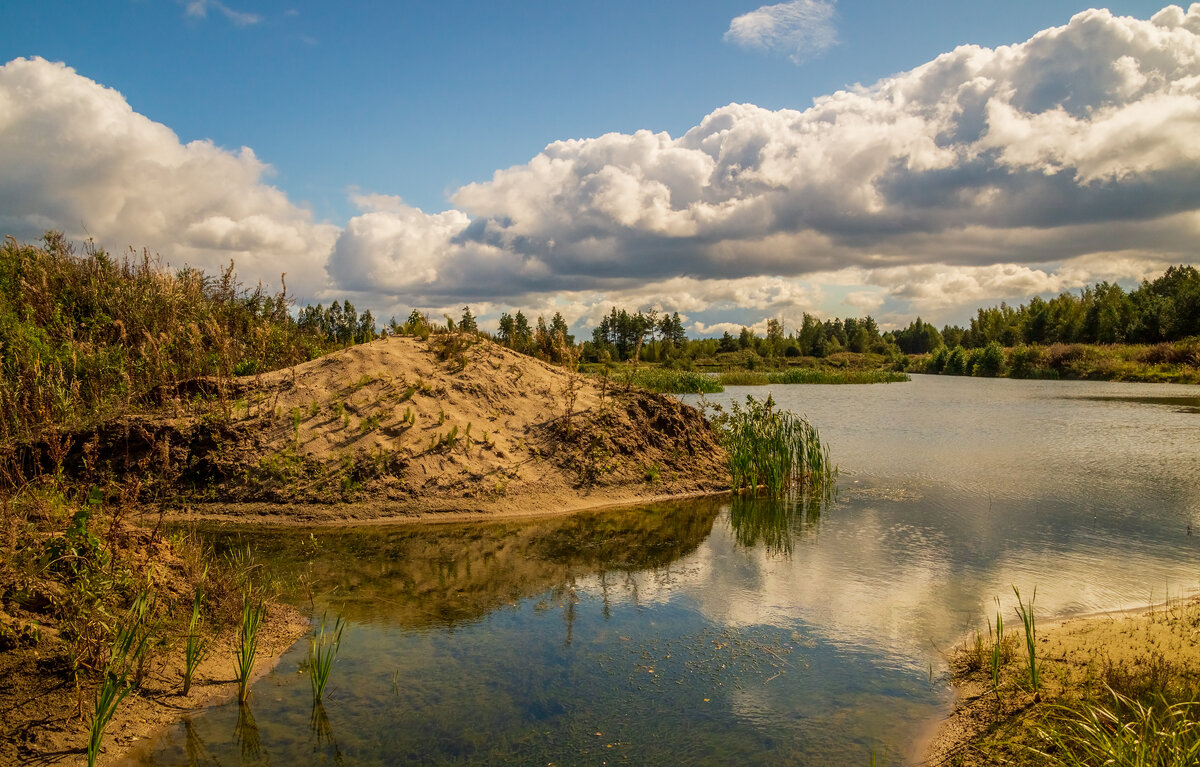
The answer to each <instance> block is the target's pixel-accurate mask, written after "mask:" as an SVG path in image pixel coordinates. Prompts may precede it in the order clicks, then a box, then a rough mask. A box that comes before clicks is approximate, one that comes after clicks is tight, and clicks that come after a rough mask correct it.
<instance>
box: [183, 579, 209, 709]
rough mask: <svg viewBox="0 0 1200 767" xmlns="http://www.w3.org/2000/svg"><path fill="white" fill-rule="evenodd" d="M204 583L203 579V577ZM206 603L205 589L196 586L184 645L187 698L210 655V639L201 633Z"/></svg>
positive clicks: (184, 677) (185, 693)
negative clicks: (206, 656)
mask: <svg viewBox="0 0 1200 767" xmlns="http://www.w3.org/2000/svg"><path fill="white" fill-rule="evenodd" d="M201 581H202V582H203V577H201ZM203 602H204V588H203V585H202V583H199V584H196V593H195V596H194V597H193V599H192V618H191V620H190V621H188V633H187V638H186V639H185V640H184V645H183V662H184V664H183V695H184V697H187V694H188V692H189V691H190V690H191V689H192V676H193V675H194V674H195V673H196V667H198V666H199V665H200V661H201V660H203V659H204V656H205V655H207V654H208V649H209V641H210V640H209V639H207V638H206V637H205V636H204V635H203V634H201V633H200V627H201V625H202V621H201V618H200V606H201V604H202V603H203Z"/></svg>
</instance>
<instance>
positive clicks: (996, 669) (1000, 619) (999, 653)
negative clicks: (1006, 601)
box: [992, 597, 1004, 696]
mask: <svg viewBox="0 0 1200 767" xmlns="http://www.w3.org/2000/svg"><path fill="white" fill-rule="evenodd" d="M1003 656H1004V615H1003V614H1002V613H1001V612H1000V598H999V597H997V598H996V633H995V635H994V636H993V638H992V692H994V693H996V695H997V696H999V695H1000V665H1001V663H1002V661H1003V660H1004V657H1003Z"/></svg>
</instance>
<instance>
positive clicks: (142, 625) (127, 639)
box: [87, 591, 154, 767]
mask: <svg viewBox="0 0 1200 767" xmlns="http://www.w3.org/2000/svg"><path fill="white" fill-rule="evenodd" d="M153 602H154V600H153V598H152V597H151V596H150V594H149V593H148V592H146V591H142V592H140V593H139V594H138V595H137V598H136V599H134V602H133V606H132V607H130V608H129V612H128V613H126V615H125V618H124V620H123V621H122V622H121V624H120V625H119V626H118V627H117V631H116V635H115V636H114V637H113V643H112V648H111V650H110V652H109V657H108V663H107V665H106V667H105V669H104V678H103V679H102V680H101V682H100V689H99V690H98V691H97V692H96V701H95V706H94V708H93V710H92V722H91V725H90V727H89V728H88V745H87V763H88V767H94V766H95V764H96V759H97V758H98V757H99V756H100V747H101V745H102V744H103V741H104V730H105V729H106V728H107V727H108V723H109V722H110V721H112V718H113V716H114V715H115V714H116V713H117V707H118V706H120V705H121V701H123V700H124V699H125V696H126V695H128V694H129V693H130V692H131V691H132V690H133V688H134V687H135V686H136V680H137V677H138V676H139V675H140V672H141V668H142V666H143V664H144V662H145V656H146V650H147V649H148V647H149V642H150V631H149V626H148V621H147V617H148V615H149V614H150V613H151V612H152V605H153Z"/></svg>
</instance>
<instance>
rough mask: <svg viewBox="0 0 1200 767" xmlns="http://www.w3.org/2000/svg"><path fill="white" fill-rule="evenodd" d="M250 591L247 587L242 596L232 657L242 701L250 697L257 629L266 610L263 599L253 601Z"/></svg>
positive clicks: (239, 695) (256, 652)
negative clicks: (239, 623) (236, 642)
mask: <svg viewBox="0 0 1200 767" xmlns="http://www.w3.org/2000/svg"><path fill="white" fill-rule="evenodd" d="M250 593H251V592H250V589H247V590H246V592H245V594H244V596H243V598H242V625H241V630H240V631H239V632H238V645H237V650H236V653H235V655H234V658H233V667H234V671H235V672H236V673H237V680H238V701H239V702H242V703H244V702H245V701H246V698H248V697H250V676H251V675H252V674H253V673H254V661H255V657H256V656H257V655H258V630H259V628H260V627H261V626H262V621H263V617H264V616H265V615H266V612H267V611H266V608H265V607H264V606H263V601H262V600H261V599H260V600H258V602H257V603H255V602H253V601H252V600H251V597H250Z"/></svg>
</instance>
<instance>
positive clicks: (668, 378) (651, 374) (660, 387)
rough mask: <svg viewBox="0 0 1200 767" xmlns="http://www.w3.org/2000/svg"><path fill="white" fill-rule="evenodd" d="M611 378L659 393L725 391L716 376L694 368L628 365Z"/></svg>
mask: <svg viewBox="0 0 1200 767" xmlns="http://www.w3.org/2000/svg"><path fill="white" fill-rule="evenodd" d="M613 378H614V379H615V380H616V381H617V382H619V383H620V384H623V385H625V386H640V387H641V388H643V389H647V390H648V391H652V392H658V393H659V394H718V393H720V392H723V391H725V388H724V387H723V386H721V383H720V382H719V381H718V380H717V379H716V378H714V377H713V376H711V375H709V374H708V373H699V372H696V371H694V370H676V369H674V368H655V367H644V366H639V367H636V368H634V367H628V368H625V369H624V370H621V371H620V372H619V373H618V374H617V375H615V376H613Z"/></svg>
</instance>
